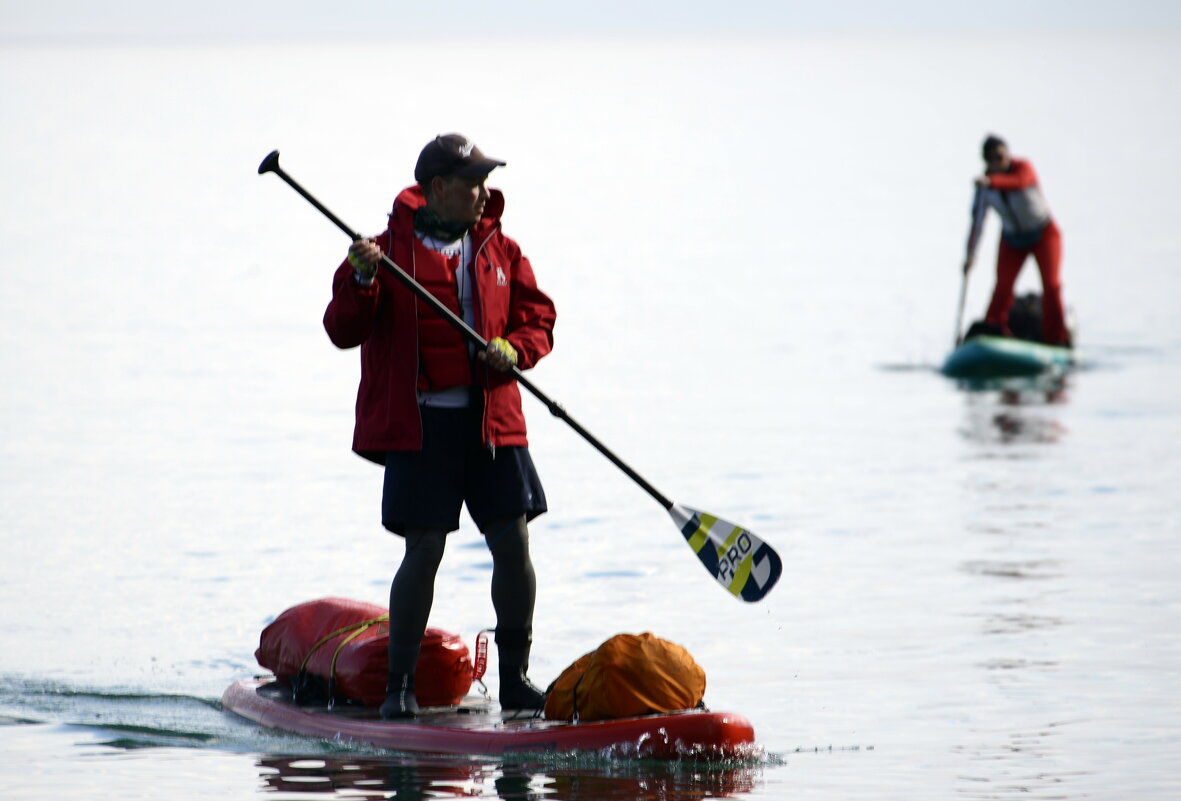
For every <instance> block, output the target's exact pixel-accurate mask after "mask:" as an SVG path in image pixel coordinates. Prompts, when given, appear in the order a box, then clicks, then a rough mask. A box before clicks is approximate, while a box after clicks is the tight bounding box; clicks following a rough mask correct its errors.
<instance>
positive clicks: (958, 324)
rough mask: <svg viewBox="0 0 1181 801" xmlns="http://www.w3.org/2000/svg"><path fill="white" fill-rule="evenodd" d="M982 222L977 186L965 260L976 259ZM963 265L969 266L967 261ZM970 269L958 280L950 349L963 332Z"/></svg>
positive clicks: (981, 197)
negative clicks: (958, 297)
mask: <svg viewBox="0 0 1181 801" xmlns="http://www.w3.org/2000/svg"><path fill="white" fill-rule="evenodd" d="M983 222H984V189H983V187H981V186H979V185H977V187H976V194H975V195H973V196H972V227H971V228H970V229H969V231H968V253H967V256H966V257H965V259H972V260H975V258H976V244H977V241H978V240H979V238H980V227H981V225H982V224H983ZM965 263H966V264H969V263H968V262H967V261H965ZM971 269H972V268H971V266H968V267H967V268H966V269H965V270H964V275H963V278H961V279H960V305H959V311H957V312H956V316H955V339H954V341H953V342H952V347H958V346H959V344H960V337H961V335H962V334H963V331H964V301H965V300H967V298H968V273H969V272H970V271H971Z"/></svg>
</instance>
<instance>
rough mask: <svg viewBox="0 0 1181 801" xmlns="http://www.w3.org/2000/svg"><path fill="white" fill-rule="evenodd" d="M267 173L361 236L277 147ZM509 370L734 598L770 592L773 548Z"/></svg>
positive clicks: (422, 292) (470, 335)
mask: <svg viewBox="0 0 1181 801" xmlns="http://www.w3.org/2000/svg"><path fill="white" fill-rule="evenodd" d="M268 172H273V173H275V174H276V175H278V176H279V177H280V178H282V179H283V180H284V181H286V182H287V184H288V185H289V186H290V187H291V188H292V189H294V190H295V191H296V192H298V193H299V194H300V195H302V196H303V198H304V199H305V200H306V201H308V202H309V203H311V204H312V205H313V206H315V207H316V208H317V209H318V210H319V211H320V213H321V214H323V215H324V216H325V217H327V218H328V219H329V220H331V221H332V222H333V223H334V224H335V225H336V227H337V228H339V229H340V230H342V231H344V232H345V233H346V234H348V236H349V238H350V239H352V240H353V241H354V242H355V241H357V240H358V239H361V238H362V237H361V235H360V234H358V233H357V232H355V231H353V230H352V229H351V228H349V227H348V226H347V225H345V224H344V223H343V222H341V220H340V218H339V217H337V216H336V215H335V214H333V213H332V212H331V211H329V210H328V209H327V208H326V207H325V206H324V204H322V203H321V202H320V201H318V200H316V199H315V198H314V197H312V195H311V194H310V193H309V192H308V191H307V190H306V189H304V188H303V187H302V186H300V185H299V184H298V183H296V182H295V180H294V179H293V178H292V177H291V176H290V175H288V174H287V173H286V172H284V171H283V168H281V167H280V166H279V151H278V150H275V151H272V152H271V153H270V154H268V155H267V157H266V158H265V159H263V160H262V163H261V164H259V165H258V173H259V175H262V174H264V173H268ZM382 263H383V265H384V266H385V267H386V269H387V270H389V271H390V273H392V274H393V276H394V277H395V278H397V279H398V280H399V281H401V282H402V283H403V284H404V285H405V286H406V287H407V288H408V289H409V290H410V291H411V292H413V293H414V294H415V295H417V296H418V297H419V298H420V299H421V300H422V301H423V302H425V303H426V304H427V305H428V306H430V307H431V308H432V309H434V311H435V312H436V313H438V314H440V315H442V317H443V318H444V319H446V320H447V322H449V323H451V325H453V326H454V327H455V328H457V329H458V330H459V332H460V333H461V334H463V335H464V336H465V337H466V338H467V339H468V340H470V341H471V342H474V343H475V344H476V345H477V346H478V347H479V348H481V349H484V348H487V347H488V342H487V341H486V340H485V339H484V338H483V337H482V336H480V335H479V334H478V333H476V332H475V331H474V330H472V328H471V326H469V325H468V324H467V323H465V322H464V321H463V319H462V318H460V317H459V316H457V315H456V314H455V313H454V312H452V311H451V310H450V309H448V308H447V307H446V306H444V305H443V304H442V303H441V302H440V301H439V300H438V298H436V297H435V296H434V295H432V294H431V293H430V292H428V291H427V290H426V288H424V287H423V286H422V284H420V283H418V282H417V281H415V280H414V278H413V277H411V276H410V274H409V273H407V272H406V271H405V270H403V269H402V268H401V267H399V266H398V265H397V264H395V263H394V261H393V260H392V259H390V258H389V257H388V256H385V255H383V256H382ZM512 371H513V375H514V376H515V377H516V379H517V383H518V384H520V385H521V386H523V387H524V388H525V389H527V390H529V391H530V392H531V393H533V395H534V396H535V397H536V398H537V399H538V400H540V401H541V402H542V403H544V404H545V406H546V408H547V409H549V411H550V414H552V415H553V416H554V417H558V418H561V419H562V420H564V421H565V422H566V423H567V424H568V425H569V426H570V427H571V428H573V429H574V430H575V431H577V432H578V434H579V435H580V436H581V437H582V438H583V439H585V440H586V441H587V442H589V443H590V444H591V445H593V446H595V448H596V449H597V450H598V451H599V453H601V454H603V455H604V456H606V457H607V458H608V459H610V460H611V462H612V464H614V465H615V466H616V467H618V468H619V469H620V470H622V471H623V472H624V473H626V474H627V476H628V478H630V479H631V480H632V481H634V482H636V483H637V484H639V485H640V487H642V488H643V490H644V491H645V492H647V493H648V494H649V495H651V496H652V497H653V498H655V499H656V501H657V502H658V503H659V504H660V505H661V506H663V507H664V508H665V511H667V512H668V513H669V515H670V516H671V517H672V519H673V522H674V523H675V524H676V526H677V529H678V530H679V531H680V532H681V535H682V536H683V537H684V538H685V541H686V542H688V543H689V547H690V548H692V549H693V552H694V553H696V554H697V558H698V559H700V560H701V563H702V564H703V565H705V569H706V570H708V571H709V573H710V575H711V576H713V577H714V580H716V581H717V582H718V583H719V584H721V585H722V586H723V587H725V589H726V591H727V592H729V593H730V594H731V595H733V596H734V597H736V598H741V599H742V600H744V601H748V602H750V601H758V600H760V599H761V598H762V597H763V596H764V595H766V594H767V593H768V592H770V590H771V588H772V587H774V586H775V582H777V581H778V580H779V576H780V574H781V573H782V572H783V563H782V561H781V560H780V559H779V554H777V553H775V549H774V548H772V547H771V546H770V545H768V544H767V543H765V542H763V541H762V540H761V539H759V538H758V537H756V536H755V535H754V534H752V533H751V532H750V531H748V530H747V529H745V528H743V527H741V526H737V525H735V524H733V523H730V522H727V521H725V520H722V519H721V518H719V517H717V516H715V515H712V514H709V513H708V512H702V511H700V510H697V509H692V508H690V507H688V506H682V505H680V504H676V503H673V502H672V501H670V500H669V499H668V498H666V497H665V496H664V495H663V494H661V492H660V491H659V490H657V489H656V488H655V487H653V486H652V485H651V484H649V483H648V481H647V480H646V479H645V478H644V477H643V476H641V475H640V474H639V473H637V472H636V471H635V470H633V469H632V468H631V467H629V466H628V465H627V463H625V462H624V461H623V460H622V459H620V458H619V457H618V456H616V455H615V454H614V453H612V452H611V451H610V450H609V449H608V448H607V446H606V445H604V444H603V443H601V442H599V440H598V439H597V438H595V436H594V435H593V434H591V433H590V432H589V431H587V430H586V429H585V428H583V427H582V426H581V425H579V423H578V422H577V421H575V420H574V419H573V418H572V417H570V415H568V414H567V413H566V410H565V409H563V408H562V407H561V406H560V405H559V404H557V403H555V402H554V401H552V400H550V399H549V398H548V397H547V396H546V395H545V393H544V392H542V391H541V390H540V389H538V388H537V387H536V386H534V385H533V383H532V382H531V381H530V380H529V379H527V378H526V377H525V376H524V374H522V373H521V371H520V370H518V369H517V368H516V367H514V368H512Z"/></svg>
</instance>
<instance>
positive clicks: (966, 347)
mask: <svg viewBox="0 0 1181 801" xmlns="http://www.w3.org/2000/svg"><path fill="white" fill-rule="evenodd" d="M1075 360H1076V355H1075V351H1074V350H1073V349H1072V348H1066V347H1061V346H1058V345H1045V344H1043V343H1041V342H1032V341H1030V340H1027V339H1014V338H1012V337H997V336H978V337H972V338H971V339H967V340H964V341H963V342H962V343H960V345H959V346H958V347H957V348H956V349H955V350H953V351H952V352H951V354H950V355H949V356H948V357H947V361H945V362H944V363H943V368H942V372H943V374H944V375H946V376H948V377H950V378H967V379H980V378H1008V377H1011V376H1012V377H1017V376H1035V375H1040V374H1042V373H1054V372H1064V371H1065V370H1066V369H1067V368H1069V367H1070V366H1071V365H1073V364H1074V363H1075Z"/></svg>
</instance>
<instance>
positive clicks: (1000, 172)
mask: <svg viewBox="0 0 1181 801" xmlns="http://www.w3.org/2000/svg"><path fill="white" fill-rule="evenodd" d="M983 157H984V163H985V165H986V169H985V171H984V174H983V175H980V176H977V178H976V179H975V182H976V199H975V202H974V203H973V204H972V227H971V230H970V231H969V233H968V246H967V257H966V258H965V259H964V276H965V278H966V277H967V274H968V271H969V270H971V269H972V264H973V262H974V261H975V258H976V245H977V243H978V241H979V238H980V231H981V228H982V227H983V225H984V215H985V212H986V211H987V209H988V207H990V206H991V207H992V208H994V209H996V211H997V213H998V214H999V215H1000V218H1001V239H1000V245H999V247H998V250H997V258H996V287H995V289H993V293H992V301H991V302H990V303H989V304H988V313H987V314H986V315H985V318H984V325H983V326H982V328H983V331H981V332H980V333H990V334H999V335H1003V336H1012V332H1011V331H1010V330H1009V309H1010V307H1011V306H1012V305H1013V287H1014V285H1015V284H1016V283H1017V275H1018V273H1020V272H1021V267H1022V265H1024V264H1025V259H1026V258H1027V257H1028V256H1029V255H1030V254H1032V255H1033V258H1034V260H1035V261H1036V262H1037V266H1038V271H1039V272H1040V273H1041V277H1042V341H1043V342H1045V343H1046V344H1049V345H1063V346H1066V347H1070V344H1071V342H1070V332H1069V331H1068V330H1067V328H1066V315H1065V311H1064V307H1063V304H1062V280H1061V278H1060V275H1059V268H1060V265H1061V262H1062V234H1061V232H1060V231H1059V230H1058V226H1057V224H1055V222H1054V219H1053V218H1052V217H1051V216H1050V208H1049V206H1048V205H1047V204H1046V199H1045V196H1044V195H1043V194H1042V189H1041V185H1040V184H1039V183H1038V178H1037V173H1036V172H1034V169H1033V165H1032V164H1031V163H1030V162H1029V161H1028V160H1026V159H1020V158H1014V157H1013V156H1012V155H1010V153H1009V146H1008V145H1007V144H1006V143H1005V141H1004V140H1003V139H1001V138H1000V137H999V136H996V135H992V134H990V135H989V136H988V137H987V138H986V139H985V140H984V146H983Z"/></svg>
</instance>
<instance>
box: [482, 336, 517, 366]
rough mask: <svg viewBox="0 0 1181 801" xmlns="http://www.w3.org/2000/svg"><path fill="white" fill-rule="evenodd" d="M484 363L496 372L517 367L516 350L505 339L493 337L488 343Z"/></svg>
mask: <svg viewBox="0 0 1181 801" xmlns="http://www.w3.org/2000/svg"><path fill="white" fill-rule="evenodd" d="M484 361H486V362H488V364H489V365H491V366H492V367H495V368H496V369H497V370H504V371H507V370H509V369H510V368H512V367H516V366H517V349H516V348H514V347H513V346H512V345H511V344H509V341H508V340H507V339H504V338H503V337H494V338H493V339H492V340H491V341H490V342H489V343H488V351H487V353H486V355H485V357H484Z"/></svg>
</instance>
